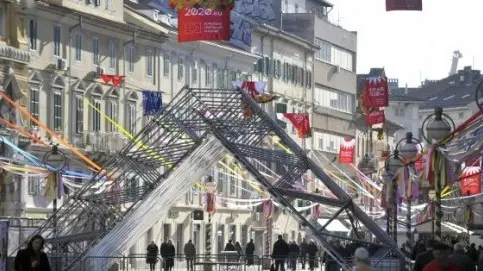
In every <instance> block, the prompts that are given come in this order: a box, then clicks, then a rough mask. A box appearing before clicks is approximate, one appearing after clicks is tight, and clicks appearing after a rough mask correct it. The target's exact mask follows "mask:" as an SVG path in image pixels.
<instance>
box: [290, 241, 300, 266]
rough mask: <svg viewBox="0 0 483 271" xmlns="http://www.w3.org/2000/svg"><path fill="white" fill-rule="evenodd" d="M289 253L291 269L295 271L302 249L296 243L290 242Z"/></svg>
mask: <svg viewBox="0 0 483 271" xmlns="http://www.w3.org/2000/svg"><path fill="white" fill-rule="evenodd" d="M288 249H289V253H288V258H289V268H290V269H292V270H295V269H296V268H297V259H298V257H299V255H300V248H299V246H297V244H296V243H295V241H292V242H290V244H289V245H288Z"/></svg>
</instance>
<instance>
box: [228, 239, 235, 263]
mask: <svg viewBox="0 0 483 271" xmlns="http://www.w3.org/2000/svg"><path fill="white" fill-rule="evenodd" d="M225 251H229V252H236V247H235V245H233V241H232V240H228V243H226V245H225ZM234 255H235V254H227V255H226V260H227V261H229V262H234V261H236V259H237V258H238V257H237V256H234Z"/></svg>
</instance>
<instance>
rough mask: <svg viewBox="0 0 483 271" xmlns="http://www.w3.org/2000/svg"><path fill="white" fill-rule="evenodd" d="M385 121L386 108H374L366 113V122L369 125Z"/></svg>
mask: <svg viewBox="0 0 483 271" xmlns="http://www.w3.org/2000/svg"><path fill="white" fill-rule="evenodd" d="M385 121H386V115H385V114H384V110H374V111H372V112H369V113H367V115H366V124H367V125H369V126H372V125H376V124H381V123H384V122H385Z"/></svg>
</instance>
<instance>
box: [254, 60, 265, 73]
mask: <svg viewBox="0 0 483 271" xmlns="http://www.w3.org/2000/svg"><path fill="white" fill-rule="evenodd" d="M253 71H254V72H255V73H261V72H262V71H263V58H260V59H258V60H257V63H255V64H254V67H253Z"/></svg>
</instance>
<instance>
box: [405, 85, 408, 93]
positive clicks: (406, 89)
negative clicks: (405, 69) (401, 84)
mask: <svg viewBox="0 0 483 271" xmlns="http://www.w3.org/2000/svg"><path fill="white" fill-rule="evenodd" d="M404 94H406V95H408V83H406V88H405V89H404Z"/></svg>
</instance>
